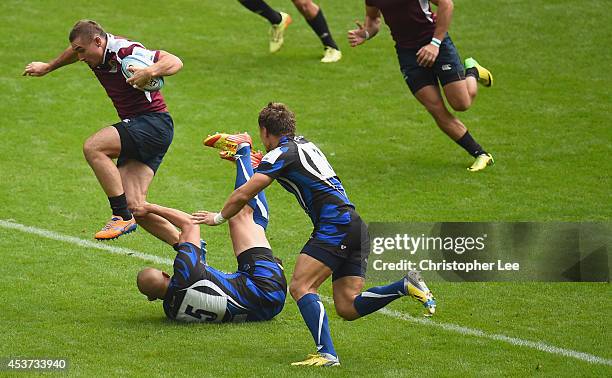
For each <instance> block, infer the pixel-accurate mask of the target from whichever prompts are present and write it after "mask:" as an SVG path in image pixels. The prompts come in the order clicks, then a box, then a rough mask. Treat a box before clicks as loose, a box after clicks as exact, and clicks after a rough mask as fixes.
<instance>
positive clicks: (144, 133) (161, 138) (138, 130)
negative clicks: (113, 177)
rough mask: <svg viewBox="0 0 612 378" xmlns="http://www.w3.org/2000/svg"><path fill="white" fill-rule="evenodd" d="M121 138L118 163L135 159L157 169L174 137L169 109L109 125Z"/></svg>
mask: <svg viewBox="0 0 612 378" xmlns="http://www.w3.org/2000/svg"><path fill="white" fill-rule="evenodd" d="M113 126H114V127H115V128H116V129H117V131H118V132H119V137H120V138H121V153H120V154H119V159H117V166H118V167H120V166H122V165H123V164H125V163H126V161H127V160H128V159H134V160H138V161H140V162H142V163H144V164H146V165H147V166H149V167H150V168H151V169H152V170H153V173H155V172H157V169H158V168H159V165H160V164H161V162H162V160H163V158H164V155H165V154H166V152H167V151H168V147H170V143H172V138H173V137H174V123H173V122H172V117H170V114H169V113H166V112H160V113H145V114H141V115H139V116H136V117H134V118H129V119H124V120H123V121H121V122H119V123H116V124H114V125H113Z"/></svg>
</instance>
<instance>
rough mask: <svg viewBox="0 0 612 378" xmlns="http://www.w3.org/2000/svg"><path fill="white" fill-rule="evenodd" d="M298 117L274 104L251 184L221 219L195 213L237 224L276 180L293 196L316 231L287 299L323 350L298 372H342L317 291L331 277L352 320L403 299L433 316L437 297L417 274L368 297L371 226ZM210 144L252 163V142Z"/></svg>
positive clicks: (235, 139)
mask: <svg viewBox="0 0 612 378" xmlns="http://www.w3.org/2000/svg"><path fill="white" fill-rule="evenodd" d="M295 133H296V129H295V117H294V114H293V112H291V111H290V110H289V109H288V108H287V107H286V106H285V105H283V104H280V103H270V104H268V105H267V106H266V107H265V108H264V109H263V110H262V111H261V112H260V114H259V134H260V137H261V140H262V142H263V144H264V146H265V147H266V151H268V153H267V154H266V155H265V156H264V158H263V160H262V161H261V163H260V164H259V166H258V167H257V170H256V172H255V174H254V175H253V177H251V179H249V181H248V182H247V183H246V184H244V185H242V186H240V187H238V188H236V190H234V192H233V193H232V194H231V196H230V197H229V199H228V200H227V201H226V203H225V205H224V206H223V209H221V211H220V212H219V213H211V212H207V211H200V212H197V213H194V214H193V216H194V219H195V221H196V222H198V223H205V224H208V225H218V224H221V223H223V222H224V221H225V220H227V219H229V220H230V222H231V220H232V219H233V218H234V217H235V216H236V215H237V214H238V216H239V214H240V212H241V211H242V210H241V209H242V208H243V207H244V206H245V205H246V204H247V203H250V201H252V199H253V198H256V196H257V194H258V193H259V192H261V191H262V190H263V189H264V188H265V187H267V186H268V185H270V184H271V183H272V182H273V181H274V180H277V181H278V182H279V184H281V186H282V187H283V188H285V189H286V190H288V191H289V192H291V193H293V194H294V195H295V196H296V198H297V200H298V202H299V203H300V205H301V206H302V207H303V208H304V210H305V211H306V213H307V214H308V215H309V216H310V218H311V220H312V223H313V225H314V230H313V232H312V234H311V237H310V239H309V240H308V242H306V244H305V245H304V247H303V248H302V250H301V253H300V255H299V256H298V258H297V261H296V265H295V270H294V273H293V277H292V278H291V283H290V285H289V292H290V293H291V296H292V297H293V298H294V299H295V301H296V302H297V305H298V307H299V309H300V312H301V314H302V317H303V319H304V321H305V322H306V325H307V327H308V329H309V330H310V332H311V334H312V337H313V338H314V342H315V345H316V348H317V352H316V353H315V354H311V355H309V356H308V358H306V360H304V361H300V362H295V363H293V365H312V366H337V365H339V364H340V360H339V359H338V354H337V353H336V351H335V349H334V345H333V342H332V339H331V334H330V329H329V324H328V320H327V315H326V313H325V308H324V306H323V302H322V301H321V298H320V297H319V296H318V294H317V290H318V288H319V286H320V285H321V284H322V283H323V282H324V281H325V280H326V279H327V278H329V276H330V275H331V276H332V288H333V297H334V305H335V307H336V312H337V313H338V315H340V316H341V317H342V318H344V319H346V320H355V319H357V318H360V317H362V316H365V315H368V314H370V313H372V312H374V311H376V310H378V309H380V308H382V307H384V306H386V305H387V304H389V303H390V302H392V301H394V300H395V299H398V298H400V297H403V296H407V295H409V296H411V297H413V298H415V299H417V300H418V301H420V302H421V303H422V304H423V305H424V306H425V309H426V314H427V315H432V314H433V313H434V312H435V308H436V302H435V299H434V298H433V295H432V293H431V291H430V290H429V289H428V288H427V285H426V284H425V282H424V281H423V279H422V278H421V276H420V274H419V273H418V272H415V271H411V272H408V274H406V276H405V277H403V278H402V279H400V280H398V281H397V282H393V283H391V284H389V285H386V286H378V287H372V288H370V289H368V290H366V291H363V292H362V289H363V286H364V282H365V272H366V267H367V257H368V254H369V252H370V250H369V236H368V229H367V225H366V224H365V223H364V222H363V221H362V220H361V218H360V216H359V214H358V213H357V212H356V211H355V206H354V205H353V204H352V203H351V202H350V201H349V199H348V197H347V195H346V192H345V190H344V187H343V186H342V183H341V182H340V180H339V179H338V176H337V175H336V173H335V172H334V170H333V168H332V167H331V166H330V164H329V163H328V161H327V159H326V157H325V155H323V153H322V152H321V150H319V149H318V148H317V146H315V145H314V144H313V143H312V142H309V141H308V140H306V139H305V138H304V137H301V136H296V134H295ZM204 144H205V145H207V146H210V147H215V148H219V149H221V150H222V152H226V153H229V154H232V153H236V154H237V155H243V156H247V155H249V153H250V149H251V139H250V137H248V135H246V134H237V135H228V134H215V135H211V136H208V137H207V138H206V139H205V140H204Z"/></svg>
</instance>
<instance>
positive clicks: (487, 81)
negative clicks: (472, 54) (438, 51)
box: [464, 58, 493, 87]
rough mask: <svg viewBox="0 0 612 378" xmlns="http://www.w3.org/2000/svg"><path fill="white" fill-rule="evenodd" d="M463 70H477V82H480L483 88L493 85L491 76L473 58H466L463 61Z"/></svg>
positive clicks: (489, 72)
mask: <svg viewBox="0 0 612 378" xmlns="http://www.w3.org/2000/svg"><path fill="white" fill-rule="evenodd" d="M464 66H465V69H466V70H467V69H469V68H476V70H478V82H480V83H481V84H482V85H484V86H485V87H490V86H492V85H493V74H492V73H491V71H489V70H488V69H486V68H484V67H483V66H481V65H480V64H478V62H477V61H476V59H474V58H467V59H466V60H465V64H464Z"/></svg>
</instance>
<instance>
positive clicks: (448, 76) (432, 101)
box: [348, 0, 493, 172]
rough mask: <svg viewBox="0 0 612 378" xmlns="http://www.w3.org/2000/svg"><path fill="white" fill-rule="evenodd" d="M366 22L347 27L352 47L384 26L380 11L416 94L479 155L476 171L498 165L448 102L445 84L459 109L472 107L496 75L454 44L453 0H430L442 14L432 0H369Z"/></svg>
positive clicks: (455, 137) (458, 140) (458, 139)
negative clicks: (481, 88) (480, 90)
mask: <svg viewBox="0 0 612 378" xmlns="http://www.w3.org/2000/svg"><path fill="white" fill-rule="evenodd" d="M365 3H366V17H365V24H364V25H363V26H362V25H361V24H359V23H357V26H358V27H359V28H358V29H354V30H350V31H349V32H348V39H349V43H350V44H351V46H352V47H355V46H357V45H360V44H362V43H364V42H365V41H367V40H368V39H370V38H372V37H374V36H375V35H376V33H378V30H379V28H380V22H381V14H382V16H383V17H384V20H385V23H386V24H387V25H388V26H389V29H391V36H392V37H393V40H394V41H395V50H396V52H397V56H398V60H399V64H400V68H401V71H402V74H403V76H404V80H405V81H406V84H408V87H409V88H410V90H411V92H412V94H413V95H414V96H415V97H416V98H417V100H419V102H420V103H421V104H423V106H425V108H426V109H427V110H428V111H429V113H430V114H431V115H432V116H433V118H434V120H435V121H436V123H437V124H438V127H440V129H441V130H442V131H443V132H444V133H446V135H448V136H449V137H450V138H451V139H452V140H454V141H455V142H456V143H457V144H459V145H460V146H461V147H463V148H464V149H465V150H466V151H467V152H468V153H469V154H470V155H472V156H473V157H474V158H475V159H476V160H475V161H474V163H473V164H472V165H471V166H470V167H469V168H468V170H469V171H471V172H476V171H480V170H483V169H485V168H486V167H487V166H488V165H491V164H493V156H491V154H489V153H488V152H486V151H485V150H484V149H483V148H482V147H481V146H480V144H478V143H477V142H476V141H475V140H474V138H473V137H472V135H471V134H470V133H469V131H468V129H467V128H466V127H465V125H464V124H463V123H462V122H461V121H460V120H459V119H458V118H457V117H455V116H454V115H453V114H451V113H450V112H449V111H448V109H447V107H446V106H445V105H444V100H443V99H442V94H441V92H440V87H439V86H438V82H439V83H440V86H442V90H443V91H444V95H445V97H446V100H447V102H448V104H449V105H450V106H451V107H452V108H453V109H454V110H455V111H459V112H461V111H465V110H467V109H469V108H470V106H471V105H472V103H473V102H474V99H475V98H476V94H477V93H478V85H477V83H478V82H480V83H481V84H483V85H484V86H486V87H490V86H491V85H492V84H493V76H492V75H491V72H489V70H487V69H485V68H484V67H482V66H481V65H479V64H478V62H477V61H476V60H475V59H474V58H468V59H466V60H465V67H464V65H463V64H462V63H461V60H460V59H459V53H458V52H457V49H456V48H455V45H454V44H453V41H452V40H451V38H450V36H449V35H448V29H449V27H450V23H451V18H452V14H453V2H452V0H431V3H434V4H435V5H437V6H438V9H437V14H434V13H433V12H432V10H431V5H430V1H428V0H366V1H365Z"/></svg>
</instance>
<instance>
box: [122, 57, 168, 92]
mask: <svg viewBox="0 0 612 378" xmlns="http://www.w3.org/2000/svg"><path fill="white" fill-rule="evenodd" d="M152 64H153V62H152V61H150V60H148V59H146V58H143V57H142V56H138V55H128V56H126V57H125V58H123V59H122V60H121V73H122V74H123V76H124V77H125V78H126V79H129V78H130V77H132V75H134V74H133V73H132V72H130V71H129V70H128V68H130V67H134V68H145V67H149V66H150V65H152ZM163 86H164V78H163V77H153V78H151V81H150V82H149V84H147V85H145V86H144V88H142V89H141V88H138V89H141V90H143V91H147V92H154V91H158V90H160V89H162V87H163Z"/></svg>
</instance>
